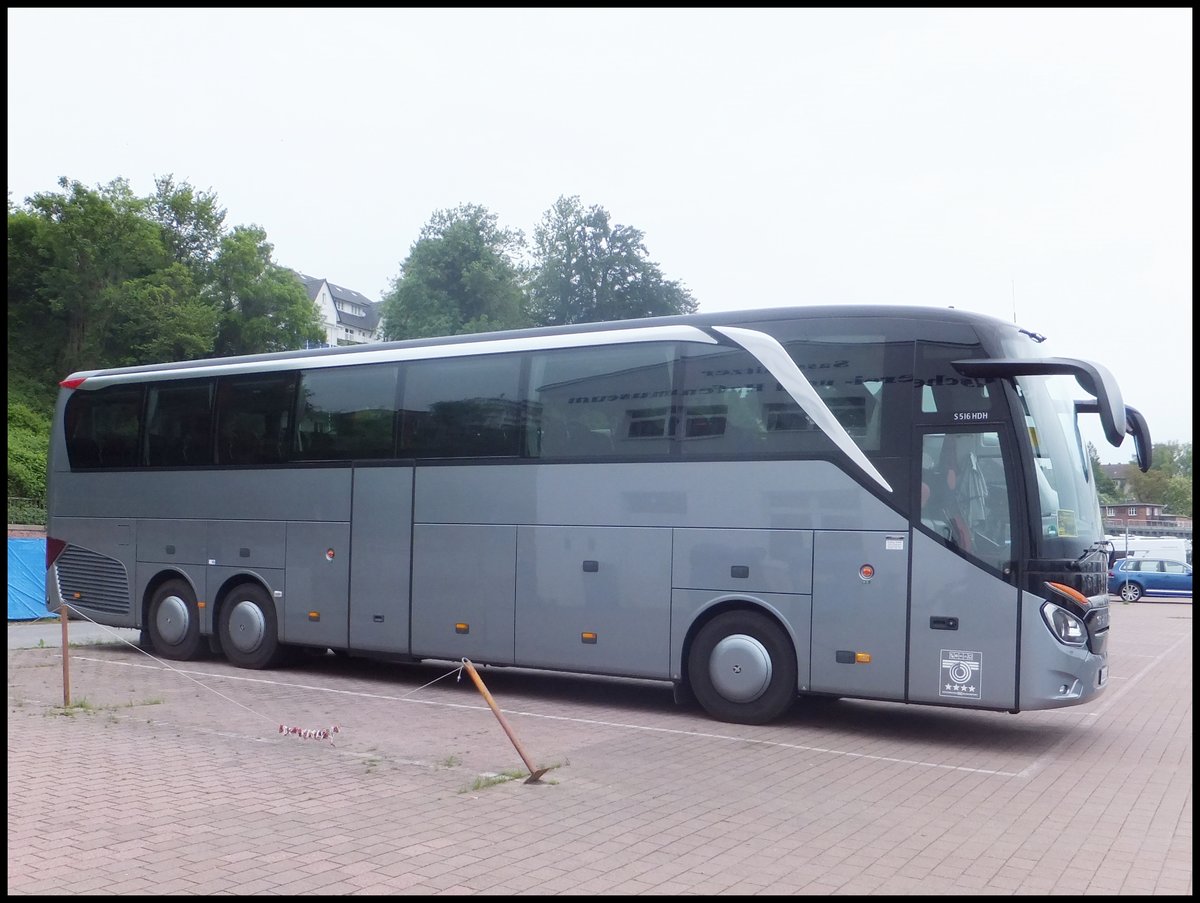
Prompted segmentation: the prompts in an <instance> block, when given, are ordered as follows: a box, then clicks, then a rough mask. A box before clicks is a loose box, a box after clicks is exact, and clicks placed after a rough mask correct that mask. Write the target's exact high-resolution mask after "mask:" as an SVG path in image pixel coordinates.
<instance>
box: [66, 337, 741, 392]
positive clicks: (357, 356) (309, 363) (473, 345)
mask: <svg viewBox="0 0 1200 903" xmlns="http://www.w3.org/2000/svg"><path fill="white" fill-rule="evenodd" d="M633 342H639V343H640V342H698V343H701V344H705V345H716V344H718V342H717V340H716V339H715V338H713V337H712V336H710V335H709V334H708V333H706V332H704V331H703V330H702V329H697V328H696V327H695V326H685V325H674V326H645V327H635V328H633V329H606V330H602V331H597V332H579V333H564V334H560V335H551V336H523V337H520V338H512V339H488V340H486V341H482V342H456V343H454V344H452V345H420V346H416V347H412V348H375V349H372V348H371V346H370V345H364V346H363V349H364V350H362V351H358V352H352V353H348V354H337V355H314V356H313V357H286V358H280V359H278V360H265V361H264V360H261V359H260V360H254V361H238V360H237V359H226V360H221V359H219V358H214V359H212V360H209V361H204V362H200V361H189V362H183V363H185V364H186V365H185V366H179V367H164V368H156V369H144V370H143V369H134V370H130V369H122V370H120V371H105V370H93V371H87V372H81V373H73V374H71V376H70V377H68V379H71V380H74V379H81V378H86V379H87V388H89V389H100V388H103V387H104V386H111V385H118V384H120V383H128V382H158V381H160V380H168V379H192V378H196V379H199V378H202V377H206V376H225V375H229V374H236V373H274V372H281V371H290V370H315V369H319V368H323V367H352V366H354V365H356V364H379V363H390V362H393V361H418V360H429V359H434V358H451V357H470V356H472V355H477V354H505V353H508V352H514V351H541V350H546V351H554V350H560V349H569V348H584V347H589V346H592V345H622V344H626V343H633Z"/></svg>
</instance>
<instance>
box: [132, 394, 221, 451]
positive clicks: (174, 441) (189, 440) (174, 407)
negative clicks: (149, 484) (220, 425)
mask: <svg viewBox="0 0 1200 903" xmlns="http://www.w3.org/2000/svg"><path fill="white" fill-rule="evenodd" d="M212 395H213V384H212V382H211V381H210V380H203V381H192V382H188V383H151V384H150V386H149V397H148V399H147V403H146V411H147V413H146V463H147V464H148V465H150V466H151V467H196V466H200V465H204V464H212V463H213V442H212Z"/></svg>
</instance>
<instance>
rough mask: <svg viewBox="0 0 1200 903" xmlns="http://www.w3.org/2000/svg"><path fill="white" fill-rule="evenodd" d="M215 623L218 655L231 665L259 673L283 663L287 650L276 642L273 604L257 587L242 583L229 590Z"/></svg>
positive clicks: (254, 584) (276, 622)
mask: <svg viewBox="0 0 1200 903" xmlns="http://www.w3.org/2000/svg"><path fill="white" fill-rule="evenodd" d="M218 620H219V622H220V623H219V625H218V628H217V629H218V631H219V633H220V636H221V651H222V652H224V653H225V657H226V658H227V659H229V661H230V662H231V663H232V664H234V665H236V666H237V667H239V668H252V669H254V670H261V669H263V668H271V667H274V666H275V665H278V664H279V663H280V662H282V661H283V659H284V654H285V651H286V649H285V647H284V645H283V644H282V643H280V642H279V622H278V619H277V618H276V616H275V604H274V602H272V600H271V597H270V596H269V595H268V594H267V591H266V590H265V589H263V588H262V587H261V586H259V585H258V584H257V583H242V584H239V585H238V586H235V587H234V588H233V589H232V590H230V591H229V594H228V595H227V596H226V597H225V601H224V602H223V603H222V604H221V614H220V617H219V619H218Z"/></svg>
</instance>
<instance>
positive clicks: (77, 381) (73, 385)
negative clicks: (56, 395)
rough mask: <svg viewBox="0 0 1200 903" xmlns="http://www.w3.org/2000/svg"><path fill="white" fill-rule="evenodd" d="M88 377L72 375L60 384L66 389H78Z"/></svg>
mask: <svg viewBox="0 0 1200 903" xmlns="http://www.w3.org/2000/svg"><path fill="white" fill-rule="evenodd" d="M86 379H87V377H86V376H72V377H71V378H69V379H64V380H63V381H62V382H60V383H59V385H60V386H62V387H63V388H64V389H78V388H79V387H80V386H82V385H83V383H84V380H86Z"/></svg>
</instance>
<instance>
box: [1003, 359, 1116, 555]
mask: <svg viewBox="0 0 1200 903" xmlns="http://www.w3.org/2000/svg"><path fill="white" fill-rule="evenodd" d="M1017 394H1018V395H1019V396H1020V398H1021V403H1022V405H1023V407H1024V416H1025V425H1026V428H1027V431H1028V435H1029V442H1030V446H1031V449H1032V452H1033V463H1034V476H1035V477H1036V479H1037V493H1036V496H1037V504H1038V509H1039V511H1038V516H1039V519H1040V524H1041V529H1040V530H1035V531H1034V537H1033V539H1034V555H1035V556H1037V557H1042V558H1054V557H1074V556H1077V555H1079V554H1080V553H1081V552H1082V551H1083V550H1084V549H1086V548H1088V547H1090V546H1092V545H1093V544H1094V543H1095V542H1097V541H1098V540H1101V539H1103V538H1104V530H1103V524H1102V521H1101V518H1100V504H1099V501H1098V499H1097V496H1096V488H1095V484H1094V481H1093V479H1092V471H1091V463H1090V461H1089V460H1088V455H1087V452H1086V450H1085V449H1084V445H1083V439H1082V438H1081V436H1080V434H1079V427H1078V422H1077V420H1076V414H1075V400H1074V399H1075V395H1077V394H1078V389H1077V386H1076V384H1075V380H1074V378H1072V377H1069V376H1021V377H1018V378H1017Z"/></svg>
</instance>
